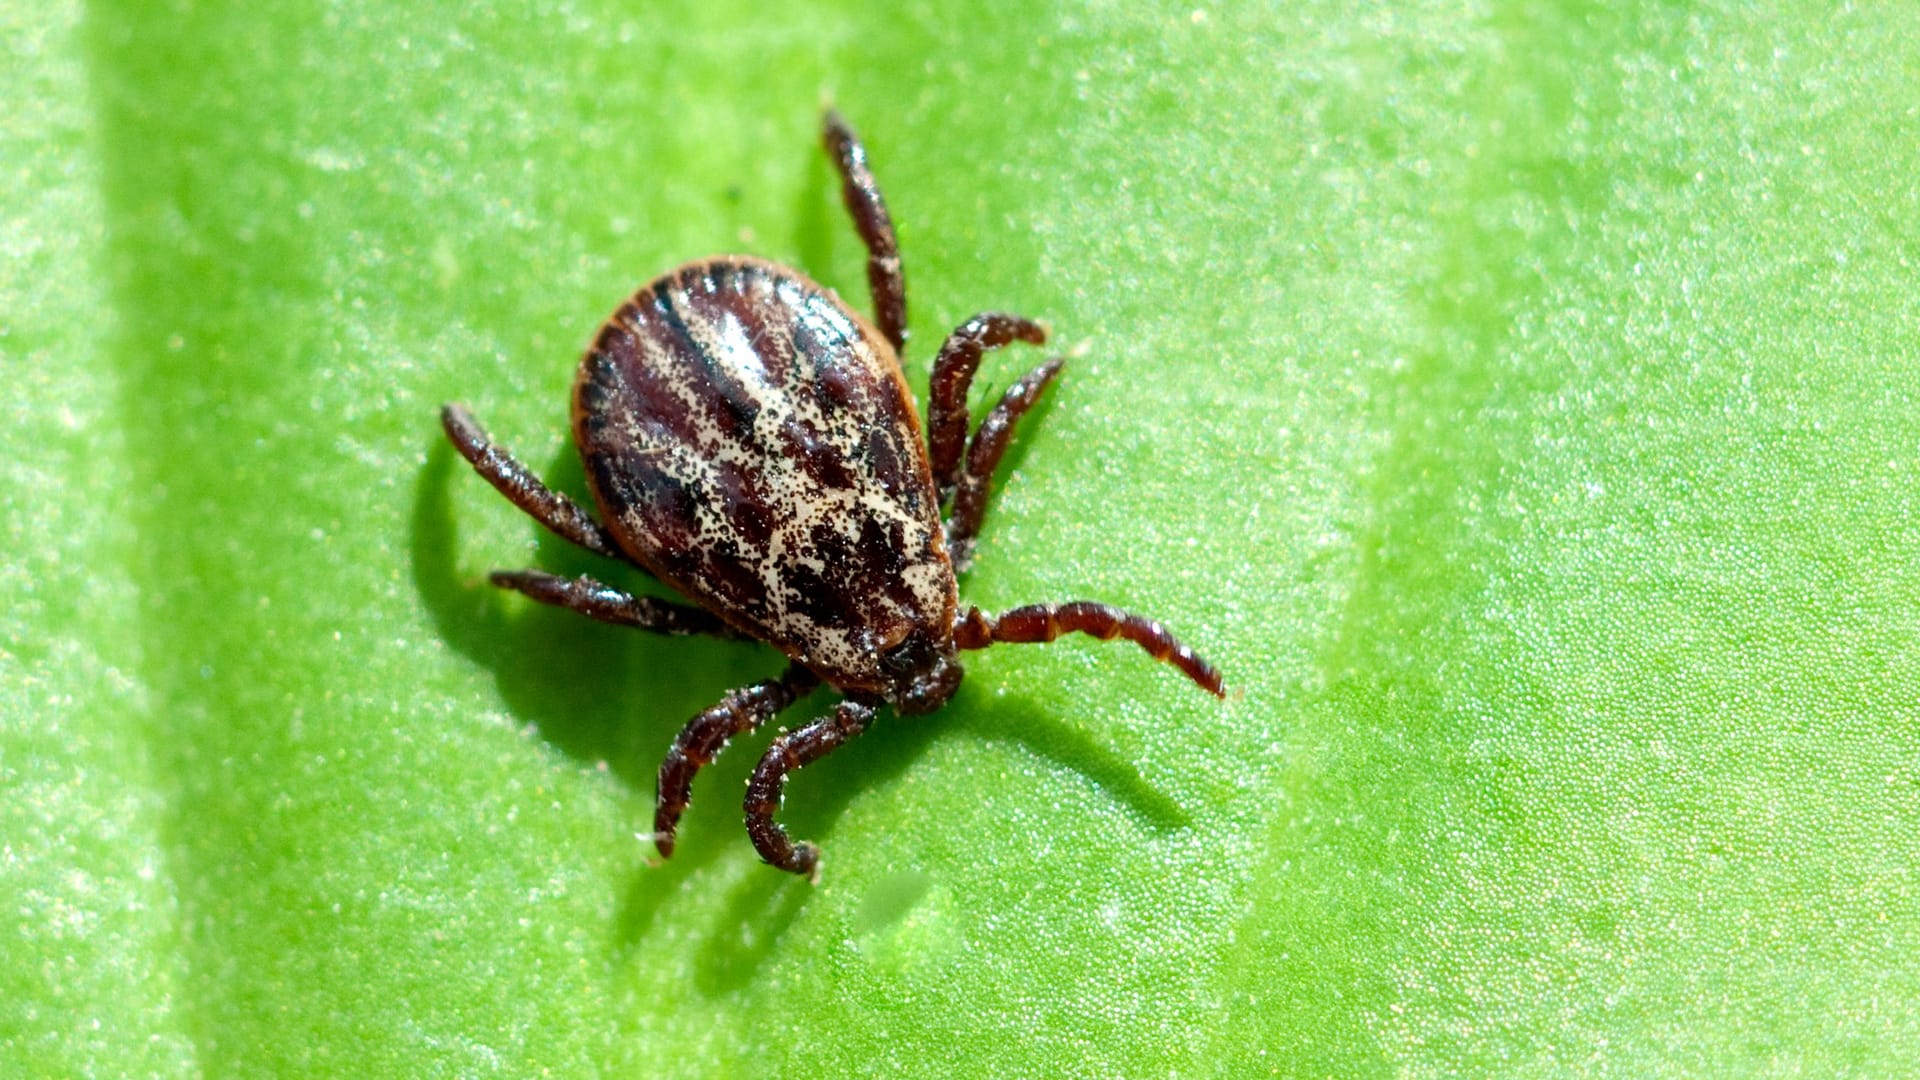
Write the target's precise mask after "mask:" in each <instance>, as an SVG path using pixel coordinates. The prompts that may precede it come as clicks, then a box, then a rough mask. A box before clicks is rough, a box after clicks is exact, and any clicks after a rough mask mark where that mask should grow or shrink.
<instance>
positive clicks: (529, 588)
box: [487, 570, 740, 637]
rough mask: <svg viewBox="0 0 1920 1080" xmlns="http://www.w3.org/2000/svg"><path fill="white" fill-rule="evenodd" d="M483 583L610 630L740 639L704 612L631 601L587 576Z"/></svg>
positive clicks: (505, 573)
mask: <svg viewBox="0 0 1920 1080" xmlns="http://www.w3.org/2000/svg"><path fill="white" fill-rule="evenodd" d="M487 580H489V581H491V582H493V583H494V584H495V585H498V586H500V587H501V588H503V589H512V590H514V591H515V592H518V593H521V594H523V595H525V596H527V597H529V598H531V599H534V600H538V601H540V602H541V603H543V604H552V605H553V606H555V607H563V608H567V609H569V610H572V611H577V612H579V613H580V614H582V615H585V616H586V617H587V618H589V619H598V620H600V621H601V622H603V623H612V624H613V625H615V626H630V627H633V628H634V629H636V630H651V631H653V632H654V633H656V634H672V635H680V634H713V635H714V636H716V637H739V636H740V634H739V632H738V631H736V630H734V629H733V627H731V626H728V625H727V624H726V623H725V622H723V621H721V619H720V617H719V616H717V615H714V614H713V613H711V612H709V611H705V610H702V609H700V608H697V607H688V606H687V605H685V604H676V603H673V602H672V601H669V600H657V599H655V598H653V597H651V596H633V595H631V594H629V593H623V592H621V591H620V590H619V589H616V588H613V587H612V586H610V585H602V584H601V583H600V582H598V581H595V580H594V579H592V578H590V577H586V576H584V575H583V576H581V577H577V578H564V577H560V576H559V575H557V574H549V573H546V572H545V571H541V570H495V571H494V572H493V573H491V574H488V575H487Z"/></svg>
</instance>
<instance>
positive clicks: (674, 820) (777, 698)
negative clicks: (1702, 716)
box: [653, 664, 820, 859]
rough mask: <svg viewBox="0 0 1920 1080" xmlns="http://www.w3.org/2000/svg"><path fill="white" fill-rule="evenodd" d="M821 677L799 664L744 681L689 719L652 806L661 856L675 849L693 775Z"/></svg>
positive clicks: (670, 752)
mask: <svg viewBox="0 0 1920 1080" xmlns="http://www.w3.org/2000/svg"><path fill="white" fill-rule="evenodd" d="M818 685H820V680H819V679H818V678H816V677H815V676H814V674H813V672H811V671H808V670H807V669H806V668H803V667H801V666H800V665H798V664H794V665H792V666H791V667H789V668H787V670H786V673H785V674H783V675H781V676H780V677H779V678H777V679H767V680H765V681H763V682H757V683H754V684H753V685H752V686H745V687H742V688H740V689H738V690H735V691H734V692H733V693H731V694H728V695H727V696H726V697H724V698H721V699H720V703H719V704H718V705H715V706H714V707H713V708H711V709H708V710H707V711H706V712H703V713H701V714H700V715H698V716H696V717H694V718H693V719H691V720H689V721H687V725H686V726H685V727H683V728H681V729H680V734H678V735H676V736H674V739H673V745H672V746H671V747H669V748H668V749H667V759H666V760H665V761H662V762H661V763H660V787H659V794H658V796H657V797H656V800H655V802H654V808H653V845H654V847H655V848H656V849H658V850H659V852H660V857H661V858H663V859H664V858H667V857H669V856H671V855H672V854H673V836H674V832H675V831H676V830H677V829H678V828H679V826H680V815H681V814H682V813H684V812H685V811H686V809H687V806H688V805H689V804H690V803H691V802H692V801H693V777H694V774H696V773H698V772H699V771H700V770H701V769H702V768H704V767H706V765H707V764H708V763H710V762H712V761H713V759H714V758H716V757H718V756H720V751H722V750H724V749H726V746H727V741H728V740H730V739H732V738H733V737H734V736H736V735H744V734H746V733H747V732H749V731H752V730H753V729H755V728H757V727H759V726H760V725H761V724H764V723H766V722H767V721H768V720H771V719H773V717H774V716H775V715H776V714H778V713H779V712H780V710H781V709H784V708H786V707H787V706H789V705H791V704H793V703H794V702H796V701H798V700H800V698H802V697H804V696H805V695H806V694H807V693H808V692H809V691H811V690H812V689H813V688H814V687H816V686H818Z"/></svg>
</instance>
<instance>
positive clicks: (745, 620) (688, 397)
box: [440, 112, 1222, 877]
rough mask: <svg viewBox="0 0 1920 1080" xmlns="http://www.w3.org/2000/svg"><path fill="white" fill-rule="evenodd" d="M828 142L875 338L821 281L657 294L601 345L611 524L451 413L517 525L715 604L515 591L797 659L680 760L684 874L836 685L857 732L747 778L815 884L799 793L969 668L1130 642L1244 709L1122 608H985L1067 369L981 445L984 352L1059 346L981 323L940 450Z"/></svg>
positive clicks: (933, 385)
mask: <svg viewBox="0 0 1920 1080" xmlns="http://www.w3.org/2000/svg"><path fill="white" fill-rule="evenodd" d="M822 136H823V141H824V143H825V145H826V150H827V153H828V154H829V155H830V156H831V157H832V159H833V162H834V164H835V166H836V167H837V168H838V170H839V173H840V179H841V184H842V193H843V196H844V198H845V201H846V205H847V210H848V212H849V213H850V214H851V215H852V217H853V224H854V227H855V228H856V229H857V230H858V232H859V234H860V239H861V241H862V242H863V243H864V245H865V247H866V249H867V281H868V285H869V288H870V289H871V292H872V295H873V307H874V322H872V323H869V322H868V321H867V320H866V319H864V318H862V317H861V316H860V315H858V314H857V313H855V312H854V311H853V310H851V309H850V308H848V307H847V305H846V304H845V303H844V302H842V301H841V299H840V298H839V296H838V295H836V294H835V293H834V292H833V291H831V290H829V289H827V288H824V287H822V286H820V285H818V284H815V283H814V282H813V281H812V280H810V279H808V278H807V277H806V275H804V274H802V273H800V272H799V271H797V270H793V269H789V268H788V267H784V266H778V265H775V264H773V263H771V262H767V261H765V260H762V259H755V258H750V257H745V256H722V257H718V258H712V259H705V260H702V261H699V262H691V263H687V264H686V265H684V266H682V267H680V268H679V269H677V270H674V271H673V272H671V273H669V274H667V275H665V276H664V277H661V278H658V279H656V280H655V281H653V282H651V283H650V284H648V285H647V286H646V287H645V288H643V289H641V290H640V291H639V292H638V293H636V294H634V296H633V298H632V299H631V300H628V301H627V302H626V303H625V304H622V305H621V306H620V308H619V310H617V311H615V312H614V313H613V316H612V317H611V318H609V319H608V320H607V322H606V324H605V325H603V326H602V327H601V328H600V332H599V334H598V336H597V337H596V338H595V339H594V342H593V345H592V346H591V347H590V348H589V349H588V350H587V353H586V357H585V358H584V359H583V360H582V361H581V363H580V371H579V375H578V377H577V378H576V379H575V381H574V388H573V439H574V443H575V444H576V445H577V446H578V448H579V450H580V456H581V458H582V459H583V460H584V462H585V464H586V475H587V485H588V487H589V488H590V489H591V491H592V493H593V502H594V506H595V507H596V508H597V509H598V511H599V515H598V517H595V516H594V515H592V514H589V513H588V512H587V511H586V510H585V509H583V508H582V507H581V506H580V505H579V504H577V503H575V502H574V501H573V500H571V499H569V498H567V497H566V496H565V495H562V494H560V493H558V492H555V491H553V490H551V489H549V488H548V487H547V486H546V485H545V484H542V483H541V482H540V480H539V478H538V477H536V476H535V475H534V474H533V472H532V471H531V470H529V469H528V468H527V467H526V466H525V465H524V464H522V463H521V462H519V461H518V460H516V459H515V458H514V457H513V456H512V455H511V454H509V453H507V452H506V451H505V450H503V449H501V448H500V447H499V446H498V445H496V444H495V443H493V442H492V441H491V440H490V439H489V438H488V437H487V435H486V433H485V432H484V431H483V430H481V428H480V425H479V424H478V423H477V422H476V421H475V420H474V418H473V416H472V414H471V413H469V412H468V411H467V410H466V409H465V408H463V407H462V406H460V405H447V406H446V407H444V408H443V409H442V410H441V414H440V418H441V422H442V423H443V424H444V426H445V427H446V431H447V437H448V438H449V439H451V440H452V441H453V445H454V446H455V447H457V448H458V449H459V451H460V454H461V455H462V456H463V457H465V458H466V459H467V461H468V462H469V463H471V464H472V465H473V468H474V470H475V471H476V472H478V473H479V474H480V475H481V476H482V477H485V478H486V480H487V482H488V483H491V484H492V485H493V486H494V487H495V488H497V489H499V491H500V493H501V494H502V495H505V496H506V497H507V498H508V500H510V501H511V502H512V503H513V504H514V505H515V506H518V507H519V508H520V509H521V510H524V511H526V513H527V514H529V515H531V516H532V517H533V518H534V520H536V521H538V522H540V524H542V525H544V526H546V527H547V528H548V529H551V530H552V531H553V532H554V533H556V534H557V535H559V536H560V537H562V538H564V539H566V540H570V541H572V542H573V543H575V544H578V545H580V546H581V547H583V548H586V549H587V550H588V551H591V552H593V553H595V554H597V555H602V556H605V557H607V558H609V559H613V560H616V561H618V562H622V563H625V564H627V565H629V566H633V567H637V568H638V569H640V570H642V571H644V572H646V573H648V574H650V575H652V576H654V577H656V578H658V579H659V580H660V581H662V582H664V583H665V584H666V585H668V586H669V587H671V588H672V589H673V590H674V591H676V592H678V593H679V594H680V595H682V596H685V597H687V598H689V599H691V600H693V601H694V603H695V604H697V605H698V606H697V607H691V606H687V605H685V604H678V603H673V602H671V601H667V600H660V599H656V598H653V597H648V596H632V595H629V594H627V593H624V592H621V591H620V590H618V589H614V588H611V587H609V586H607V585H604V584H602V583H600V582H599V581H596V580H594V579H593V578H591V577H578V578H563V577H558V576H556V575H553V574H548V573H543V572H541V571H539V570H512V571H498V572H495V573H494V574H492V575H491V577H490V580H491V581H492V582H493V584H495V585H498V586H500V587H502V588H507V589H513V590H515V591H518V592H520V593H523V594H525V595H526V596H528V597H530V598H532V599H534V600H537V601H539V602H540V603H543V604H553V605H556V606H558V607H564V608H571V609H572V610H574V611H577V612H579V613H580V614H582V615H585V616H587V617H589V618H593V619H598V620H600V621H602V622H607V623H613V624H615V625H619V626H630V627H634V628H636V629H640V630H650V631H653V632H655V633H661V634H713V635H717V636H721V637H732V638H751V639H755V640H759V641H764V642H766V643H768V644H770V645H772V646H773V647H774V648H776V649H779V650H780V651H781V652H782V653H785V654H786V656H787V661H788V663H787V668H786V670H785V672H784V673H783V674H781V675H780V676H778V677H777V678H772V679H766V680H764V681H762V682H757V683H754V684H752V685H750V686H745V687H742V688H740V689H738V690H735V691H733V692H732V693H730V694H728V695H726V696H725V697H724V698H722V699H721V700H720V702H719V704H717V705H714V706H713V707H712V708H710V709H708V710H706V711H705V712H702V713H700V714H699V715H698V716H695V717H694V718H693V719H692V720H690V721H688V722H687V725H686V727H684V728H682V729H681V731H680V734H679V735H678V736H677V737H676V738H675V739H674V740H673V745H672V746H671V747H669V748H668V750H667V756H666V760H665V761H664V762H662V763H661V765H660V779H659V793H658V797H657V802H656V803H655V810H654V843H655V845H656V846H657V848H658V850H659V852H660V855H661V856H662V857H663V858H664V857H667V856H670V855H672V853H673V846H674V830H675V828H676V826H677V825H678V823H679V820H680V815H681V813H682V812H683V811H685V810H686V809H687V806H688V804H689V801H690V798H691V794H690V793H691V791H692V785H693V778H694V774H695V773H697V772H699V770H700V769H701V768H702V767H703V766H705V765H707V764H708V763H709V762H711V761H712V760H713V759H714V757H715V755H717V754H718V753H719V752H720V751H721V749H722V748H723V747H725V746H726V744H727V742H728V741H729V740H730V739H732V738H733V737H734V736H736V735H741V734H745V733H746V732H750V731H752V730H754V729H755V728H758V727H760V726H761V725H762V724H765V723H766V722H767V721H768V720H770V719H772V718H773V717H774V716H775V715H777V714H778V713H779V712H780V711H781V710H782V709H785V708H786V707H787V706H789V705H791V704H793V703H794V702H795V701H797V700H799V699H800V698H801V697H802V696H804V695H806V694H807V693H809V692H810V691H812V690H813V689H814V688H816V687H817V686H819V685H820V684H821V683H825V684H827V685H828V686H831V687H832V688H833V689H835V690H837V691H839V693H840V694H841V695H842V700H841V701H840V703H839V705H838V706H837V707H835V708H834V710H833V711H832V712H830V713H828V714H827V715H826V716H824V717H821V718H819V719H816V720H814V721H813V722H812V723H810V724H807V725H806V726H804V727H802V728H799V729H798V730H795V731H790V732H789V731H783V732H782V733H781V734H780V735H779V736H778V737H776V738H775V739H774V740H773V742H772V744H771V745H770V746H769V747H768V748H767V751H766V753H765V754H764V755H763V756H762V757H761V758H760V763H759V765H757V766H756V767H755V768H754V770H753V776H752V778H751V779H750V780H749V781H748V782H747V798H746V807H745V809H746V816H747V835H748V836H749V837H751V838H752V840H753V846H754V847H755V848H756V849H757V850H758V851H759V852H760V856H761V857H762V858H763V859H765V860H766V861H767V862H769V863H771V864H772V865H774V866H777V867H779V868H780V869H782V870H788V871H792V872H793V873H796V874H806V875H809V876H814V877H817V875H818V871H819V865H820V851H819V849H818V848H817V847H815V846H814V845H813V844H810V843H795V842H794V841H793V840H792V839H791V838H790V837H788V835H787V832H786V830H785V829H783V828H782V827H781V826H780V825H779V823H778V822H776V821H775V820H774V812H775V811H776V810H777V809H778V808H779V805H780V800H781V795H782V792H783V791H784V789H785V787H786V782H787V777H788V775H789V774H791V773H792V772H793V771H794V770H796V769H798V768H800V767H801V766H803V765H806V764H807V763H809V762H812V761H817V760H819V759H820V758H822V757H824V756H825V755H827V754H829V753H831V752H832V751H833V750H835V749H836V748H838V747H840V746H841V745H843V744H845V743H846V742H847V741H848V740H850V739H852V738H853V737H854V736H856V735H859V734H860V733H861V732H863V731H865V730H866V729H867V726H868V725H869V724H871V723H872V722H873V719H874V716H875V714H876V713H877V712H878V711H879V709H880V708H881V707H882V706H884V705H890V706H892V707H893V710H894V711H895V712H896V713H898V714H900V715H903V716H912V715H918V714H921V713H928V712H932V711H933V710H935V709H937V708H939V707H940V706H941V705H942V704H944V703H945V702H946V700H947V699H948V698H950V697H952V696H953V692H954V690H955V689H957V688H958V687H959V685H960V679H961V675H962V671H961V667H960V663H959V660H958V658H957V654H958V653H959V652H960V651H961V650H964V649H982V648H985V647H987V646H988V645H991V644H993V643H995V642H1045V641H1052V640H1054V639H1055V638H1057V637H1059V636H1060V635H1061V634H1065V633H1083V634H1091V635H1093V636H1094V637H1098V638H1103V639H1107V640H1111V639H1113V638H1124V639H1125V640H1127V641H1131V642H1134V643H1135V644H1137V645H1139V646H1140V647H1142V648H1143V649H1145V650H1146V651H1147V652H1148V653H1149V654H1150V655H1152V656H1153V658H1154V659H1156V660H1160V661H1164V662H1166V663H1168V664H1171V665H1173V666H1174V667H1175V668H1177V669H1179V670H1180V671H1181V672H1182V673H1183V674H1185V675H1186V676H1187V678H1189V679H1191V680H1193V681H1194V682H1195V683H1198V684H1199V685H1200V686H1201V687H1202V688H1204V689H1206V690H1208V691H1210V692H1211V693H1213V694H1216V695H1219V694H1221V692H1222V690H1221V680H1220V673H1219V672H1218V671H1216V670H1215V669H1214V668H1213V666H1212V665H1210V664H1208V663H1207V662H1206V661H1205V660H1202V659H1201V658H1200V657H1199V656H1197V655H1195V654H1194V652H1193V650H1191V649H1189V648H1187V647H1186V646H1185V645H1182V644H1181V643H1180V642H1179V641H1178V640H1176V639H1175V638H1174V636H1173V635H1172V634H1170V633H1168V632H1167V630H1166V628H1165V627H1163V626H1161V625H1160V624H1159V623H1157V622H1154V621H1153V620H1151V619H1147V618H1143V617H1142V616H1139V615H1135V614H1131V613H1129V612H1125V611H1121V610H1119V609H1118V608H1113V607H1109V606H1107V605H1106V604H1099V603H1089V602H1085V601H1079V602H1074V603H1066V604H1034V605H1030V606H1027V607H1018V608H1014V609H1013V610H1011V611H1006V612H1003V613H1001V614H1000V615H998V616H994V615H988V614H986V613H985V612H982V611H980V610H979V609H978V608H974V607H970V606H969V607H962V606H961V604H960V598H959V589H958V586H957V584H956V581H955V575H956V573H958V572H959V571H963V570H965V569H966V568H967V566H968V564H969V563H970V562H971V561H972V556H973V549H974V543H975V538H976V536H977V535H978V533H979V531H980V522H981V518H982V516H983V515H984V513H985V511H986V506H987V488H988V485H989V483H990V481H991V480H992V479H993V472H994V467H995V466H996V465H998V464H999V462H1000V458H1001V455H1002V454H1004V453H1005V452H1006V449H1007V445H1008V442H1009V440H1010V439H1011V438H1012V435H1013V430H1014V427H1015V425H1016V424H1017V423H1018V422H1019V420H1020V418H1021V417H1022V416H1023V415H1025V414H1026V412H1027V410H1029V409H1031V408H1032V407H1033V405H1034V402H1036V401H1037V400H1038V399H1039V397H1040V395H1041V393H1043V392H1044V391H1045V390H1046V388H1047V387H1048V386H1049V385H1051V384H1052V382H1053V381H1054V379H1055V378H1057V377H1058V376H1059V374H1060V368H1061V365H1062V363H1063V362H1064V360H1063V358H1060V357H1055V358H1053V359H1050V360H1048V361H1047V362H1045V363H1043V364H1041V365H1040V366H1038V367H1036V368H1034V369H1033V370H1032V371H1030V372H1028V373H1027V374H1026V375H1025V376H1024V377H1022V378H1021V379H1020V380H1019V381H1017V382H1015V383H1014V384H1013V385H1012V386H1011V387H1009V388H1008V389H1007V391H1006V393H1005V394H1003V395H1001V397H1000V400H999V402H998V403H997V404H995V405H994V406H993V408H992V409H990V410H988V412H987V415H986V417H985V418H984V419H982V420H981V421H980V424H979V426H978V427H976V428H973V430H972V433H971V437H969V432H968V428H969V423H970V418H969V416H968V413H967V390H968V387H969V385H970V384H971V382H972V381H973V375H974V371H975V370H976V368H978V366H979V364H980V359H981V354H982V353H983V351H985V350H987V349H994V348H999V347H1001V346H1004V345H1008V344H1011V343H1013V342H1015V341H1022V342H1027V343H1030V344H1034V345H1039V344H1043V343H1044V342H1045V341H1046V337H1047V331H1046V329H1045V328H1044V327H1043V326H1041V325H1040V324H1039V323H1037V322H1034V321H1033V320H1031V319H1024V318H1021V317H1019V316H1017V315H1008V314H1003V313H1000V312H987V313H985V314H981V315H976V316H974V317H973V318H971V319H968V320H967V321H966V322H965V323H963V324H962V325H961V326H960V328H959V329H957V330H955V331H954V332H953V333H952V335H951V336H949V337H948V338H947V340H946V343H945V344H944V345H942V346H941V347H940V352H939V353H938V355H936V356H935V358H934V361H933V371H932V377H931V380H930V386H929V389H928V401H927V418H928V423H927V430H926V433H925V443H924V446H923V444H922V433H921V428H920V417H919V415H918V413H917V412H916V410H915V408H914V402H913V397H912V395H911V393H910V392H909V391H908V389H907V384H906V379H905V377H904V375H903V374H902V371H901V367H900V352H901V347H902V346H903V345H904V344H905V341H906V326H907V293H906V284H905V281H904V279H903V277H902V274H901V269H900V254H899V246H898V244H897V243H896V242H895V240H894V233H893V222H892V219H891V218H890V217H889V216H888V214H887V207H886V203H885V202H884V201H883V200H882V199H881V197H880V189H879V187H878V186H877V185H876V184H875V182H874V177H873V172H872V170H871V168H870V167H869V166H868V163H867V153H866V150H865V148H864V147H862V146H861V144H860V141H859V139H858V138H856V137H855V135H854V133H853V131H852V130H851V129H850V128H848V126H847V125H846V123H845V121H843V120H842V119H841V118H840V117H839V115H838V114H836V113H833V112H829V113H827V115H826V118H825V121H824V124H823V132H822ZM942 508H945V515H944V519H943V516H942Z"/></svg>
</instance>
